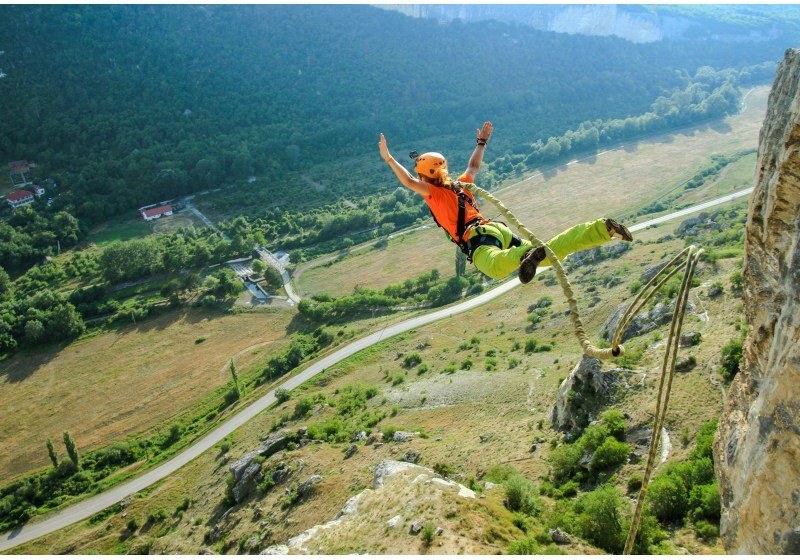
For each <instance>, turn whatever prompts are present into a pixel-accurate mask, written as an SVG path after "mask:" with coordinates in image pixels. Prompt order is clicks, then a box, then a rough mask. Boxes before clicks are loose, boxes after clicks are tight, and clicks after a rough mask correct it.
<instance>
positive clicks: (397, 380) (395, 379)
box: [392, 372, 406, 387]
mask: <svg viewBox="0 0 800 560" xmlns="http://www.w3.org/2000/svg"><path fill="white" fill-rule="evenodd" d="M405 380H406V374H405V373H403V372H400V373H395V374H394V375H393V376H392V387H395V386H397V385H400V384H401V383H403V381H405Z"/></svg>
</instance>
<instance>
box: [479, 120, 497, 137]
mask: <svg viewBox="0 0 800 560" xmlns="http://www.w3.org/2000/svg"><path fill="white" fill-rule="evenodd" d="M493 130H494V126H493V125H492V123H491V122H489V121H486V122H485V123H483V126H482V127H481V128H479V129H478V130H477V132H476V133H475V135H476V136H477V137H478V138H482V139H483V140H489V138H491V136H492V131H493Z"/></svg>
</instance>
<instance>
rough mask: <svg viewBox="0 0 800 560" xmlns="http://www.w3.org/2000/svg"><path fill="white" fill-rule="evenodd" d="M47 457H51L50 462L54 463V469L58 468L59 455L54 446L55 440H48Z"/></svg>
mask: <svg viewBox="0 0 800 560" xmlns="http://www.w3.org/2000/svg"><path fill="white" fill-rule="evenodd" d="M46 445H47V455H48V456H49V457H50V462H51V463H53V468H54V469H57V468H58V455H56V448H55V446H54V445H53V440H52V439H50V438H47V443H46Z"/></svg>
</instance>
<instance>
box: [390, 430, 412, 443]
mask: <svg viewBox="0 0 800 560" xmlns="http://www.w3.org/2000/svg"><path fill="white" fill-rule="evenodd" d="M413 437H414V434H413V433H412V432H399V431H398V432H395V433H394V435H393V436H392V441H395V442H399V443H402V442H404V441H408V440H410V439H411V438H413Z"/></svg>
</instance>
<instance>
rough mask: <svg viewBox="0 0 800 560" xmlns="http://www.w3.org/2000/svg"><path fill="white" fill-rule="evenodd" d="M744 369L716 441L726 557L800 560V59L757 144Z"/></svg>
mask: <svg viewBox="0 0 800 560" xmlns="http://www.w3.org/2000/svg"><path fill="white" fill-rule="evenodd" d="M743 280H744V307H745V316H746V318H747V324H748V325H749V327H750V331H749V334H748V336H747V339H746V341H745V343H744V361H743V364H742V369H741V371H740V372H739V374H738V375H737V377H736V378H735V379H734V381H733V383H732V385H731V387H730V390H729V392H728V400H727V402H726V403H725V410H724V411H723V414H722V418H721V419H720V424H719V429H718V432H717V435H716V439H715V441H714V459H715V468H716V471H717V477H718V479H719V483H720V494H721V497H722V520H721V525H720V529H721V535H722V538H723V542H724V545H725V548H726V549H727V550H728V552H731V553H739V554H742V553H743V554H757V553H758V554H790V553H795V554H797V553H800V49H790V50H788V51H787V52H786V56H785V58H784V60H783V62H782V63H781V64H780V66H779V67H778V72H777V75H776V78H775V83H774V84H773V87H772V92H771V93H770V96H769V106H768V108H767V115H766V118H765V120H764V125H763V126H762V128H761V132H760V134H759V149H758V164H757V167H756V177H755V190H754V191H753V194H752V198H751V199H750V207H749V212H748V221H747V226H746V232H745V257H744V271H743Z"/></svg>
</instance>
